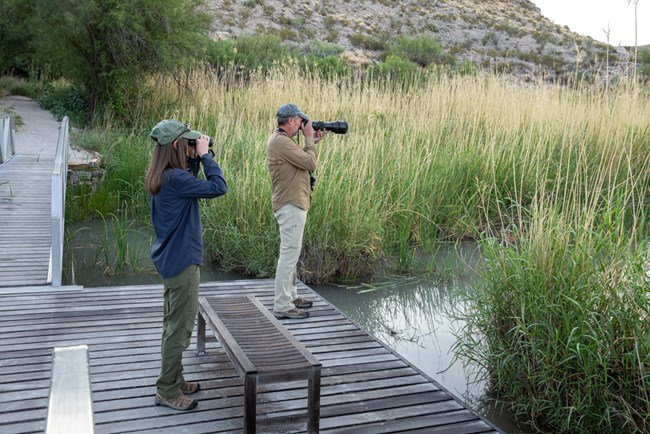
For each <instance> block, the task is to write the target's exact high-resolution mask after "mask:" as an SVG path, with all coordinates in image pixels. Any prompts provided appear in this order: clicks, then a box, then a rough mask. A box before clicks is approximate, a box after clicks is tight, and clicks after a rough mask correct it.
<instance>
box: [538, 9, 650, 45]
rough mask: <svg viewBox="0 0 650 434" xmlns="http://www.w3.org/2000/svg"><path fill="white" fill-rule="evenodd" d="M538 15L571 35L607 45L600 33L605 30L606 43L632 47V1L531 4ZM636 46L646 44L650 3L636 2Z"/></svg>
mask: <svg viewBox="0 0 650 434" xmlns="http://www.w3.org/2000/svg"><path fill="white" fill-rule="evenodd" d="M531 1H532V2H533V3H535V5H536V6H537V7H538V8H540V9H541V11H542V14H543V15H544V16H545V17H547V18H549V19H550V20H551V21H553V22H555V23H557V24H560V25H562V26H564V25H567V26H569V28H570V29H571V31H573V32H576V33H580V34H582V35H587V36H591V37H592V38H593V39H595V40H597V41H601V42H607V37H606V36H605V32H603V29H605V30H607V28H608V26H609V30H610V33H609V43H610V44H611V45H613V46H618V45H630V46H633V45H634V0H632V4H628V2H627V0H531ZM637 16H638V24H637V27H638V43H639V45H647V44H650V0H638V4H637Z"/></svg>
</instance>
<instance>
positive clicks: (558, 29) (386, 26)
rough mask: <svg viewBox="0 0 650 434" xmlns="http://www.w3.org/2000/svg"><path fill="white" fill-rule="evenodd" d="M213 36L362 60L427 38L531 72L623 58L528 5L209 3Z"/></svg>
mask: <svg viewBox="0 0 650 434" xmlns="http://www.w3.org/2000/svg"><path fill="white" fill-rule="evenodd" d="M213 3H214V7H215V11H216V16H217V18H216V21H215V23H214V28H213V30H214V36H215V37H218V38H228V37H236V36H237V35H240V34H243V33H251V34H275V35H278V36H280V37H281V38H282V39H283V40H285V41H286V42H287V43H289V44H292V45H297V46H301V45H305V44H308V43H309V41H311V40H321V41H328V42H331V43H334V44H337V45H339V46H341V47H342V48H344V50H345V52H344V53H343V54H342V56H343V57H344V58H346V59H347V60H349V62H353V63H370V62H374V61H376V60H377V59H379V58H381V55H382V54H383V53H384V50H385V49H386V47H387V44H388V43H389V42H390V40H391V39H392V38H395V37H398V36H400V35H407V36H416V35H422V34H424V35H429V36H433V37H435V38H436V39H437V40H438V41H439V42H440V43H441V44H442V46H443V47H444V48H445V49H446V50H447V51H448V52H449V53H451V54H453V55H454V56H455V57H456V59H457V61H458V62H463V61H465V60H467V61H471V62H472V63H473V64H475V65H477V66H480V67H482V68H496V69H499V70H504V69H505V70H509V71H512V72H515V73H518V74H529V73H533V74H536V75H537V74H539V73H540V71H542V72H543V73H544V74H545V75H546V76H548V77H549V78H554V77H555V76H558V75H562V74H567V73H571V72H575V70H576V65H577V66H578V69H579V70H580V71H582V72H595V71H598V70H604V69H605V61H606V59H607V58H609V61H610V65H611V66H613V67H614V68H622V67H625V66H626V65H625V64H626V62H627V61H628V60H629V53H628V51H627V50H626V49H624V48H620V47H618V48H616V47H609V50H608V47H607V45H606V44H602V43H600V42H597V41H594V40H593V39H591V38H589V37H586V36H582V35H578V34H576V33H573V32H571V31H570V30H569V29H568V28H567V27H562V26H558V25H556V24H554V23H553V22H551V21H550V20H549V19H547V18H546V17H544V16H543V15H542V14H541V12H540V10H539V8H537V7H536V6H535V5H534V4H533V3H532V2H530V1H528V0H401V1H397V0H348V1H338V0H303V1H299V2H294V1H289V0H213Z"/></svg>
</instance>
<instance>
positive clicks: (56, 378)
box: [45, 345, 95, 434]
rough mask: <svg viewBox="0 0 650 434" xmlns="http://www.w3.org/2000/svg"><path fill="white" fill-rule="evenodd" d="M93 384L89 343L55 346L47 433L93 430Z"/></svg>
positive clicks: (87, 432) (86, 433)
mask: <svg viewBox="0 0 650 434" xmlns="http://www.w3.org/2000/svg"><path fill="white" fill-rule="evenodd" d="M94 430H95V425H94V421H93V399H92V387H91V385H90V369H89V367H88V346H86V345H78V346H74V347H61V348H54V354H53V355H52V379H51V384H50V399H49V403H48V407H47V427H46V428H45V433H46V434H74V433H79V434H81V433H83V434H92V433H93V432H94Z"/></svg>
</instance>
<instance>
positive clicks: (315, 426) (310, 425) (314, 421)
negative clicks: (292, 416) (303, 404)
mask: <svg viewBox="0 0 650 434" xmlns="http://www.w3.org/2000/svg"><path fill="white" fill-rule="evenodd" d="M320 371H321V368H320V367H317V368H312V369H311V371H310V372H309V382H308V385H307V417H308V419H307V432H308V433H309V434H317V433H318V431H319V429H320Z"/></svg>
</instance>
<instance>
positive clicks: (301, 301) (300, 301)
mask: <svg viewBox="0 0 650 434" xmlns="http://www.w3.org/2000/svg"><path fill="white" fill-rule="evenodd" d="M293 305H294V306H296V307H297V308H300V309H306V308H308V307H312V306H313V305H314V302H313V301H311V300H307V299H306V298H302V297H298V298H296V299H295V300H294V301H293Z"/></svg>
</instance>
